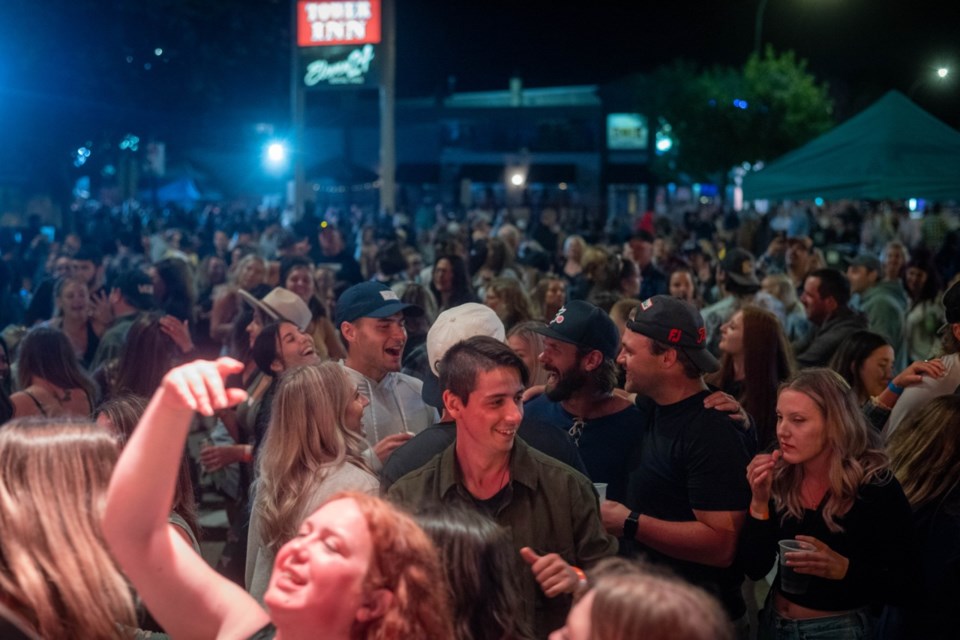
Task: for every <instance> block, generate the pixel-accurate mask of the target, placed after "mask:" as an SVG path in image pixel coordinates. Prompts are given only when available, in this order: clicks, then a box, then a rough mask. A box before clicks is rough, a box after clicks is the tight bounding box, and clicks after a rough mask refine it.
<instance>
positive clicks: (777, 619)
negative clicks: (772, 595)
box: [757, 602, 874, 640]
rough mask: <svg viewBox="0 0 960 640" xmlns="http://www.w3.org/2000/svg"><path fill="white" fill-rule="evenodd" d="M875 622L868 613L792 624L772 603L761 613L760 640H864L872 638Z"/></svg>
mask: <svg viewBox="0 0 960 640" xmlns="http://www.w3.org/2000/svg"><path fill="white" fill-rule="evenodd" d="M873 632H874V620H873V618H872V617H871V616H870V615H869V614H868V613H867V611H866V610H865V609H858V610H856V611H853V612H851V613H846V614H843V615H839V616H829V617H826V618H811V619H809V620H791V619H790V618H784V617H782V616H780V614H778V613H777V612H776V611H775V610H774V608H773V603H771V602H768V603H767V606H766V607H765V608H764V609H763V611H761V612H760V630H759V633H758V634H757V638H758V640H863V639H866V638H873V637H874V636H873Z"/></svg>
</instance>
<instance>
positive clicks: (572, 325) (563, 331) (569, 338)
mask: <svg viewBox="0 0 960 640" xmlns="http://www.w3.org/2000/svg"><path fill="white" fill-rule="evenodd" d="M533 330H534V331H536V332H537V333H539V334H541V335H544V336H546V337H548V338H553V339H554V340H560V341H562V342H569V343H570V344H575V345H577V346H578V347H583V348H585V349H591V350H593V349H596V350H597V351H599V352H600V353H602V354H603V357H604V358H609V359H611V360H613V359H614V358H616V357H617V352H618V351H620V331H619V330H618V329H617V325H615V324H614V323H613V320H611V319H610V316H608V315H607V314H606V313H605V312H604V310H603V309H601V308H600V307H597V306H594V305H592V304H590V303H589V302H586V301H585V300H571V301H570V302H568V303H567V304H565V305H564V306H562V307H560V310H559V311H558V312H557V315H556V317H554V319H553V320H551V321H550V324H548V325H546V326H543V327H535V328H534V329H533Z"/></svg>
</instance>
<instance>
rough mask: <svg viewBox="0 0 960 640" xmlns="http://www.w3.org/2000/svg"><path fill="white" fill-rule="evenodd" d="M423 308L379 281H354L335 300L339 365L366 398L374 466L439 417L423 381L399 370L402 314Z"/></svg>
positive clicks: (366, 421)
mask: <svg viewBox="0 0 960 640" xmlns="http://www.w3.org/2000/svg"><path fill="white" fill-rule="evenodd" d="M422 313H423V309H421V308H420V307H417V306H414V305H410V304H406V303H403V302H400V299H399V298H397V294H395V293H394V292H393V291H391V290H390V288H389V287H387V286H386V285H383V284H380V283H379V282H363V283H361V284H358V285H354V286H352V287H350V288H349V289H347V290H346V291H344V292H343V294H341V296H340V299H339V300H337V316H336V318H337V322H336V324H337V327H338V328H339V329H340V334H341V335H342V336H343V339H344V342H346V345H347V357H346V358H345V359H344V360H343V367H344V369H345V370H346V372H347V373H348V374H349V375H350V377H351V378H353V380H354V381H355V382H356V383H357V386H358V387H359V389H360V393H362V394H363V395H365V396H366V397H367V399H368V400H369V401H370V406H369V407H367V410H366V412H365V413H364V416H363V427H364V431H365V432H366V434H367V441H368V442H369V444H370V446H371V447H372V448H373V452H374V453H375V454H376V460H374V459H372V458H371V459H370V462H371V463H373V464H374V465H375V466H376V465H377V463H378V462H379V463H380V464H381V465H382V463H383V462H385V461H386V459H387V458H388V457H389V456H390V454H391V453H393V451H394V449H396V448H397V447H399V446H400V445H401V444H403V443H404V442H406V441H407V440H409V439H410V438H411V437H413V435H415V434H417V433H420V432H421V431H423V430H424V429H426V428H427V427H428V426H430V425H432V424H433V423H434V421H435V420H436V418H437V414H436V411H435V410H434V409H433V407H431V406H429V405H427V404H426V403H425V402H424V401H423V399H422V398H421V397H420V390H421V388H422V386H423V383H421V382H420V381H419V380H417V379H416V378H414V377H412V376H408V375H405V374H403V373H400V360H401V357H402V356H403V347H404V345H406V343H407V330H406V328H405V327H404V317H405V315H418V314H422ZM377 470H379V469H377Z"/></svg>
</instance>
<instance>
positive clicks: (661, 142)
mask: <svg viewBox="0 0 960 640" xmlns="http://www.w3.org/2000/svg"><path fill="white" fill-rule="evenodd" d="M657 138H658V139H657V151H659V152H660V153H665V152H667V151H670V149H672V148H673V140H671V139H670V138H668V137H667V136H664V137H662V138H661V137H660V136H657Z"/></svg>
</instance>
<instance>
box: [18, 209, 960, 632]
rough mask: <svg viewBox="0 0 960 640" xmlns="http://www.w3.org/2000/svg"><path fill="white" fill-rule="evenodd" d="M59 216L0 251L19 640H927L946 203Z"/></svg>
mask: <svg viewBox="0 0 960 640" xmlns="http://www.w3.org/2000/svg"><path fill="white" fill-rule="evenodd" d="M83 213H84V215H81V216H78V217H77V220H78V222H79V224H78V227H79V228H78V229H76V230H74V231H71V232H64V231H63V230H59V229H58V230H54V232H53V233H51V230H50V229H48V228H44V227H43V225H41V224H40V222H39V220H37V219H31V220H30V222H29V224H28V225H27V226H26V227H24V228H23V229H19V230H16V232H13V231H9V232H8V231H5V232H3V233H0V328H2V334H0V337H2V340H0V347H2V349H0V421H2V422H4V423H5V424H4V426H2V427H0V522H2V523H3V525H2V529H3V531H4V535H3V541H2V542H0V605H2V607H3V608H4V609H9V610H10V611H9V615H7V616H6V617H8V618H9V619H10V621H11V622H10V623H9V624H11V625H15V626H18V627H19V628H20V632H21V633H23V634H25V635H24V636H23V637H36V636H39V637H45V638H47V637H50V638H59V637H81V636H82V634H81V635H80V636H78V635H77V631H76V630H77V629H81V628H83V629H87V630H88V632H89V637H98V638H99V637H132V636H133V635H136V636H137V637H150V636H151V635H154V636H156V635H157V634H160V633H163V632H164V631H166V632H168V633H170V634H171V635H172V636H173V637H180V636H183V637H188V636H193V635H196V636H198V637H214V636H216V637H257V638H260V637H272V634H274V633H276V634H277V637H292V636H294V635H296V634H297V633H298V632H300V631H302V630H303V629H310V628H321V629H324V630H325V632H326V633H327V636H326V637H331V638H332V637H370V638H406V637H411V638H412V637H424V638H426V637H430V638H448V637H456V638H459V639H462V640H468V639H480V638H500V639H503V638H511V639H521V638H533V637H546V636H547V635H548V634H549V633H551V632H555V634H559V635H555V636H551V637H554V638H560V639H568V640H572V639H576V640H581V639H585V638H593V639H595V640H600V639H607V638H611V639H612V638H628V637H640V634H641V633H644V634H645V635H643V637H664V638H666V637H689V638H710V637H718V638H722V637H734V636H736V637H743V638H746V637H749V634H750V633H751V632H752V633H754V634H755V633H757V630H758V629H759V633H760V637H776V638H793V637H803V636H800V635H797V634H804V633H813V632H820V633H825V634H827V635H825V636H824V637H838V636H831V635H830V634H831V633H834V634H836V633H841V632H844V633H846V632H848V631H850V630H853V632H855V633H860V634H863V635H861V636H851V637H885V638H900V637H903V638H908V637H928V638H938V637H944V638H946V637H950V636H951V631H952V625H951V623H950V619H949V618H950V616H949V614H950V603H951V602H953V601H955V600H956V598H957V597H958V596H960V494H958V493H957V491H956V486H957V484H958V483H960V447H958V444H957V443H958V442H960V438H958V433H957V428H960V415H958V412H960V404H958V402H960V400H958V398H960V396H958V395H957V394H956V391H958V390H960V363H958V362H957V360H958V358H960V355H957V354H958V353H960V284H958V279H960V218H958V215H957V211H956V210H952V209H950V208H948V207H941V206H939V205H934V206H931V207H930V208H929V209H928V210H926V211H925V212H923V213H922V215H918V214H916V213H915V212H910V211H909V210H907V209H906V208H905V207H903V206H901V205H900V204H899V203H888V202H883V203H834V204H828V205H825V206H814V205H812V204H810V203H788V204H784V205H780V206H777V207H775V208H774V209H773V210H771V211H770V212H768V213H766V214H763V215H761V214H760V213H758V212H757V211H755V210H753V209H747V210H744V211H743V212H730V211H724V210H723V209H721V208H720V207H714V206H709V205H704V206H700V207H697V208H690V209H687V210H681V209H677V210H676V211H669V212H662V213H660V214H657V215H655V214H653V213H652V212H648V213H647V214H644V215H640V216H636V217H632V218H631V219H630V221H629V222H627V221H625V220H621V219H613V220H611V221H610V222H609V223H608V224H607V225H606V226H605V227H602V228H601V227H598V226H596V225H592V224H591V225H586V226H577V225H576V224H575V221H573V220H571V219H570V218H569V217H568V216H567V215H566V213H565V211H564V210H562V209H561V210H557V209H552V208H544V209H542V210H539V211H535V212H531V211H529V210H526V209H518V210H511V209H501V210H484V209H475V210H470V211H450V210H447V209H445V208H444V207H442V206H440V205H437V206H423V207H421V208H420V209H419V210H417V211H416V212H415V213H413V214H412V215H405V214H398V215H377V214H369V213H367V214H365V213H363V212H362V211H361V210H360V209H358V208H356V207H351V208H344V209H337V208H331V209H328V210H327V211H325V212H323V213H322V214H318V213H315V212H308V213H307V214H306V215H305V216H304V217H303V218H302V219H300V220H298V221H296V222H293V223H290V224H285V223H284V221H283V219H282V218H281V216H280V215H279V212H275V211H259V212H228V211H226V210H225V209H221V208H218V207H213V206H210V207H206V208H204V209H202V210H197V211H183V210H179V209H176V208H170V209H165V210H163V211H151V212H148V211H137V210H132V209H128V208H124V209H118V210H113V211H109V210H91V211H85V212H83ZM487 341H488V342H487ZM221 357H225V358H229V359H230V360H217V364H216V365H214V364H213V363H212V361H214V360H216V359H217V358H221ZM227 363H229V364H227ZM461 372H467V373H461ZM493 374H497V376H498V377H497V376H494V377H491V376H493ZM497 385H499V386H497ZM487 392H489V393H490V394H492V395H491V396H490V397H496V398H499V400H497V402H498V403H499V404H496V405H494V404H489V406H488V404H486V403H487V401H486V400H483V402H482V403H481V401H480V400H474V398H475V397H477V398H483V397H486V396H482V395H477V394H481V393H487ZM712 392H719V393H717V394H712ZM151 398H153V399H152V400H151ZM471 401H472V402H471ZM490 402H491V403H492V402H493V401H492V400H491V401H490ZM511 406H513V407H515V408H516V411H515V412H513V413H511V409H510V407H511ZM83 419H86V420H91V421H93V420H95V421H96V424H97V425H98V427H96V428H94V427H92V426H89V425H87V426H84V424H82V423H79V422H76V420H83ZM138 424H139V425H140V426H139V427H138V426H137V425H138ZM161 424H165V425H168V428H167V430H166V431H165V430H164V428H161V427H160V425H161ZM691 425H693V426H691ZM135 427H136V429H135ZM694 428H695V429H696V430H695V431H693V429H694ZM188 433H193V434H202V437H203V438H204V444H203V448H202V449H200V450H199V451H193V452H192V453H191V448H190V447H186V448H184V442H185V441H186V440H187V438H188ZM811 434H812V435H811ZM514 437H516V440H514ZM64 442H68V443H70V445H69V447H64V446H63V443H64ZM669 442H674V443H679V444H676V446H677V447H678V448H677V449H672V450H671V453H669V454H668V453H664V452H663V450H662V448H663V447H665V446H666V445H665V444H664V443H669ZM31 443H32V444H31ZM121 447H122V448H123V452H122V453H121ZM498 447H499V448H498ZM39 449H42V450H43V451H44V452H45V453H44V456H45V458H43V459H41V457H40V456H38V455H37V454H36V453H30V451H36V450H39ZM160 451H163V452H164V453H162V454H161V453H160ZM678 451H679V453H678ZM720 458H722V459H723V460H722V462H718V459H720ZM558 460H559V461H560V462H557V461H558ZM561 463H562V464H561ZM32 465H36V468H33V467H32ZM114 467H116V469H117V472H116V473H112V470H113V469H114ZM54 468H55V469H56V471H55V472H52V471H50V470H51V469H54ZM80 476H82V480H83V482H82V483H80V482H79V480H80V478H79V477H80ZM144 479H149V480H150V481H151V482H144ZM154 480H155V481H156V483H155V484H157V486H161V485H162V486H168V489H169V488H175V489H174V490H170V491H167V490H164V491H161V490H160V489H156V488H153V487H152V485H153V484H154V482H153V481H154ZM591 481H592V483H600V484H602V485H603V491H604V492H605V495H601V496H599V500H598V499H597V498H598V496H597V494H595V493H594V490H595V489H591V487H590V484H591ZM163 482H167V485H164V484H163ZM199 484H203V485H204V486H205V487H206V488H207V489H214V490H216V491H217V492H219V494H221V495H222V496H223V497H224V498H225V499H226V501H227V512H228V516H229V520H230V533H229V536H228V539H227V543H226V547H225V548H224V550H223V554H222V556H221V557H220V559H219V562H218V563H217V564H216V566H215V567H214V568H211V567H209V566H207V565H206V564H205V563H204V562H203V561H202V559H201V558H200V556H199V555H198V553H199V550H200V546H199V545H200V540H201V539H202V531H201V528H200V527H199V525H198V520H197V512H198V497H200V496H201V494H202V492H201V491H200V490H199V488H198V485H199ZM537 487H540V488H539V489H538V488H537ZM655 488H656V490H655ZM681 488H682V490H681ZM596 490H598V491H599V488H596ZM50 493H56V494H57V495H55V496H45V497H43V498H41V497H40V496H41V494H50ZM654 493H656V494H657V495H653V494H654ZM379 495H383V496H385V497H386V499H387V500H388V501H390V502H392V503H394V504H395V505H398V506H400V507H402V508H403V509H405V510H406V512H410V513H414V514H417V515H416V517H415V521H414V520H411V519H410V517H409V516H408V515H406V512H403V511H400V510H398V509H396V508H395V507H392V506H389V505H388V504H386V503H384V502H382V501H381V500H379V499H376V498H372V497H370V496H379ZM28 496H32V497H31V498H28ZM27 500H33V501H35V502H36V505H35V506H32V507H30V509H26V508H25V507H24V506H23V503H24V502H25V501H27ZM104 502H106V507H104ZM90 505H93V506H90ZM441 505H442V506H441ZM104 509H106V513H105V515H104V514H103V512H104ZM44 510H49V513H47V514H46V515H44V513H43V512H44ZM31 511H32V512H33V513H31ZM53 512H57V513H59V516H58V517H59V518H62V519H64V520H65V521H68V522H70V524H69V527H68V528H69V531H68V533H67V534H66V535H65V534H64V531H61V530H58V526H57V525H54V524H51V523H50V522H47V521H49V520H50V518H52V517H53V516H52V515H51V514H52V513H53ZM101 515H103V517H104V520H103V524H101V521H100V517H101ZM40 520H43V521H45V522H46V524H45V525H44V527H42V534H41V535H40V536H39V538H42V544H41V545H40V546H42V547H43V548H42V549H37V548H36V547H37V545H35V544H34V545H31V541H30V540H29V538H31V536H33V537H34V538H36V537H38V536H34V535H33V530H32V528H33V527H35V526H36V522H37V521H40ZM64 526H67V525H64ZM101 527H103V530H101ZM338 527H342V530H339V529H337V528H338ZM331 528H332V529H333V530H334V531H333V533H332V534H329V533H325V532H328V531H329V530H330V529H331ZM358 531H365V532H366V533H358ZM424 532H425V534H424ZM878 532H882V533H878ZM68 537H69V538H71V539H76V540H79V542H75V541H72V540H71V541H68V539H67V538H68ZM784 538H790V539H794V538H795V539H796V540H798V541H800V542H802V543H804V544H806V545H807V546H806V547H804V548H802V549H801V550H800V551H798V552H796V555H793V556H792V558H794V559H791V560H790V562H791V567H792V568H793V569H794V570H797V571H798V572H799V573H801V574H805V575H809V576H812V577H813V579H812V580H811V581H810V582H809V586H807V587H805V589H807V590H806V591H805V592H801V593H800V594H797V593H796V592H792V591H789V590H788V588H787V587H786V585H784V583H783V582H782V574H783V572H784V569H783V568H781V569H780V573H779V574H778V576H777V577H776V578H774V579H772V587H771V578H770V577H769V575H768V574H769V573H770V571H771V569H772V568H773V566H774V565H775V564H776V554H777V542H778V540H781V539H784ZM104 540H106V542H105V541H104ZM317 545H319V546H317ZM108 549H109V553H108ZM618 552H619V555H621V556H626V557H629V558H632V559H634V560H636V559H637V558H643V559H645V560H646V561H648V562H651V563H652V566H650V567H646V568H643V569H640V568H638V565H637V564H636V563H631V562H627V563H624V562H620V563H618V562H614V561H611V560H609V559H605V558H609V557H610V556H614V555H616V554H617V553H618ZM111 553H112V554H113V557H112V558H111ZM329 553H332V554H335V555H336V556H337V560H336V561H330V560H329V559H327V554H329ZM191 554H192V555H191ZM317 557H320V558H323V562H320V561H317V560H316V558H317ZM344 559H346V560H344ZM361 560H362V562H361ZM330 562H333V564H330ZM338 562H342V563H343V566H340V565H338V564H337V563H338ZM783 562H784V558H783V556H782V554H781V567H782V566H783V564H782V563H783ZM298 563H300V564H298ZM325 563H326V564H325ZM301 564H303V565H305V566H307V567H308V568H307V569H303V568H302V567H301ZM54 565H56V566H57V567H59V568H57V569H53V568H52V567H53V566H54ZM653 565H656V566H653ZM167 566H170V567H176V568H177V569H176V571H174V572H173V577H172V578H171V576H170V574H165V573H164V572H163V571H160V572H159V573H157V571H158V567H167ZM660 566H666V567H667V568H669V570H670V571H671V575H661V573H660V568H659V567H660ZM309 567H313V568H309ZM317 567H320V568H317ZM518 567H519V569H518ZM595 567H597V569H596V572H594V568H595ZM214 569H215V570H216V573H214ZM584 569H585V570H586V573H584ZM311 571H316V572H318V573H317V574H316V575H317V576H320V575H322V576H323V580H316V581H314V580H313V579H312V578H311V577H309V576H310V575H312V574H311V573H310V572H311ZM673 574H676V575H673ZM588 576H589V580H588ZM677 576H679V577H677ZM745 576H746V577H748V578H749V580H747V581H746V583H745V582H744V577H745ZM168 581H169V582H168ZM753 581H756V582H753ZM51 582H52V583H54V584H53V585H52V584H51ZM327 582H329V584H327ZM691 583H692V584H694V585H697V586H698V588H696V589H695V588H693V587H691V586H690V584H691ZM744 584H746V585H747V586H743V585H744ZM131 585H132V586H133V587H135V589H136V594H135V595H132V594H133V592H132V591H131V588H130V587H131ZM178 585H179V586H178ZM184 585H186V586H184ZM305 585H306V586H309V587H310V589H311V592H310V594H309V595H308V596H305V597H306V600H305V601H304V602H300V603H299V604H296V603H293V604H292V603H291V599H292V598H293V595H292V594H295V593H300V591H302V590H303V589H304V586H305ZM437 585H446V586H445V587H443V588H439V587H438V586H437ZM764 585H765V586H766V588H764ZM701 589H703V590H701ZM757 593H760V596H759V598H760V601H758V595H757ZM298 597H299V596H298ZM764 599H765V602H763V600H764ZM298 602H299V601H298ZM144 603H145V606H144ZM251 603H252V604H251ZM641 603H646V604H644V605H643V606H641ZM261 606H262V607H265V608H261ZM758 607H759V608H760V609H762V611H761V612H760V614H759V617H758V614H757V609H758ZM251 608H252V610H254V611H255V612H256V613H250V610H251ZM187 610H189V611H191V612H192V613H191V615H190V616H189V617H184V615H183V612H184V611H187ZM267 611H268V612H269V614H267V613H265V612H267ZM691 611H695V612H696V613H695V614H692V613H691ZM568 616H569V617H568ZM694 619H695V620H694ZM565 620H566V622H565ZM694 622H696V624H695V623H694ZM311 625H313V626H312V627H311ZM678 625H679V626H678ZM831 625H832V626H831ZM681 627H683V628H682V629H681ZM687 627H689V629H688V628H687ZM12 628H13V627H11V629H12ZM657 634H661V635H657ZM671 634H672V635H671ZM683 634H686V635H683ZM83 637H86V636H83ZM844 637H846V636H844Z"/></svg>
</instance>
